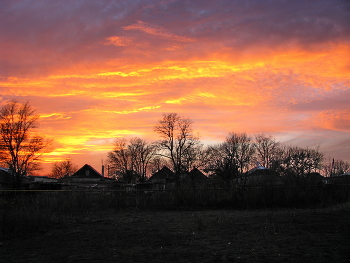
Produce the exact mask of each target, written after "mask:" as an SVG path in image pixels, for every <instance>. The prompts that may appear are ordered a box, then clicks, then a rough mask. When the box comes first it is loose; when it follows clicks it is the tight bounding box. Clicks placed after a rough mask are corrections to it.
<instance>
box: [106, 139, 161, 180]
mask: <svg viewBox="0 0 350 263" xmlns="http://www.w3.org/2000/svg"><path fill="white" fill-rule="evenodd" d="M114 145H115V148H114V151H112V152H110V153H108V162H109V163H110V168H111V169H112V170H113V171H114V172H115V173H116V177H117V178H120V179H123V180H125V181H126V182H128V183H130V182H132V181H133V180H134V177H137V178H138V180H139V181H144V180H145V179H146V178H147V172H148V169H149V165H150V163H151V161H152V159H153V157H154V155H155V146H154V145H153V144H149V143H147V142H146V141H145V140H143V139H141V138H137V137H136V138H132V139H131V140H130V142H129V143H128V141H127V140H126V139H124V138H122V139H120V138H118V139H116V141H115V143H114Z"/></svg>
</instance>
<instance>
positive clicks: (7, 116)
mask: <svg viewBox="0 0 350 263" xmlns="http://www.w3.org/2000/svg"><path fill="white" fill-rule="evenodd" d="M38 119H39V116H38V115H36V114H35V110H34V109H33V108H32V107H31V106H30V105H29V103H28V102H27V103H23V104H21V103H18V102H17V101H10V102H9V103H7V104H6V105H5V106H3V107H2V108H1V109H0V142H1V143H0V145H1V155H0V156H1V161H2V162H3V163H5V165H6V166H7V167H8V168H9V169H10V171H11V174H12V176H13V177H14V179H15V186H16V187H20V186H21V183H22V178H23V177H24V176H25V175H26V174H27V173H28V172H31V171H33V170H37V169H39V161H40V160H41V157H42V154H43V153H44V152H46V151H47V150H48V146H49V144H50V142H49V141H48V140H45V139H44V137H42V136H40V135H37V134H35V133H34V131H35V129H36V128H37V124H38Z"/></svg>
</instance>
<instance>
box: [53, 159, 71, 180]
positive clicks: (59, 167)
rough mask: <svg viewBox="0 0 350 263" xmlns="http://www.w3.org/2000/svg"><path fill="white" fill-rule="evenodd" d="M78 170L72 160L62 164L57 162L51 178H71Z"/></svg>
mask: <svg viewBox="0 0 350 263" xmlns="http://www.w3.org/2000/svg"><path fill="white" fill-rule="evenodd" d="M77 170H78V166H77V165H75V164H73V162H72V160H71V159H70V158H67V159H66V160H64V161H62V162H55V163H54V164H53V166H52V170H51V175H50V176H51V177H53V178H63V177H67V176H71V175H72V174H74V173H75V172H76V171H77Z"/></svg>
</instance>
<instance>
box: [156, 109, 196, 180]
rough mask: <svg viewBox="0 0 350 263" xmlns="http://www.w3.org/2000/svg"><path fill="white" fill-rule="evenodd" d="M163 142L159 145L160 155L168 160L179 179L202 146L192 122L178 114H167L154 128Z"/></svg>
mask: <svg viewBox="0 0 350 263" xmlns="http://www.w3.org/2000/svg"><path fill="white" fill-rule="evenodd" d="M154 130H155V132H156V133H158V134H159V136H160V137H161V140H160V141H159V143H158V146H159V149H160V155H161V156H163V157H165V158H168V159H169V160H170V161H171V163H172V166H173V169H174V172H175V174H176V175H177V177H179V176H180V174H181V173H183V172H184V171H186V169H187V168H188V163H187V160H186V159H188V156H189V155H191V152H193V149H194V148H195V147H198V145H200V142H199V139H198V137H197V136H195V135H194V133H193V130H192V121H191V120H190V119H188V118H183V117H180V116H179V115H178V114H177V113H167V114H164V115H163V119H161V120H159V122H158V124H157V125H156V126H155V128H154Z"/></svg>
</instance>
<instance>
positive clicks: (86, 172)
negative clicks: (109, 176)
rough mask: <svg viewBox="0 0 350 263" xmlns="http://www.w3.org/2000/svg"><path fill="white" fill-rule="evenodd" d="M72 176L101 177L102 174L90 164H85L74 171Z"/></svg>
mask: <svg viewBox="0 0 350 263" xmlns="http://www.w3.org/2000/svg"><path fill="white" fill-rule="evenodd" d="M72 177H78V178H101V177H103V176H102V174H100V173H99V172H97V171H96V170H95V169H94V168H93V167H92V166H90V165H88V164H85V165H84V166H83V167H81V168H80V169H79V170H78V171H76V172H75V173H74V174H73V175H72Z"/></svg>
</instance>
